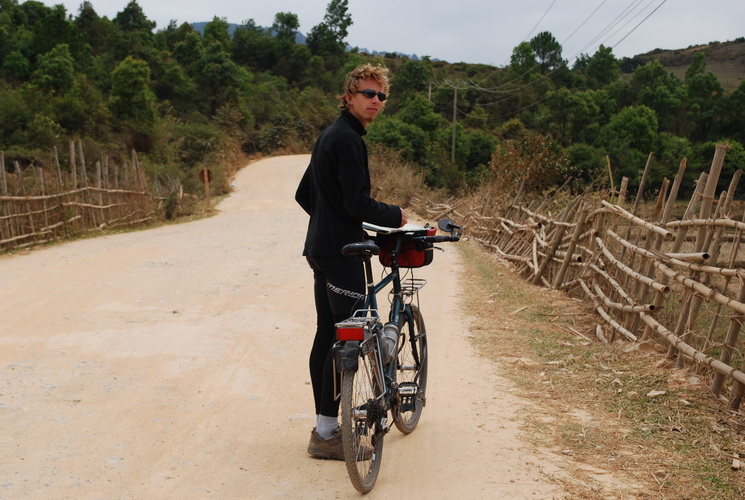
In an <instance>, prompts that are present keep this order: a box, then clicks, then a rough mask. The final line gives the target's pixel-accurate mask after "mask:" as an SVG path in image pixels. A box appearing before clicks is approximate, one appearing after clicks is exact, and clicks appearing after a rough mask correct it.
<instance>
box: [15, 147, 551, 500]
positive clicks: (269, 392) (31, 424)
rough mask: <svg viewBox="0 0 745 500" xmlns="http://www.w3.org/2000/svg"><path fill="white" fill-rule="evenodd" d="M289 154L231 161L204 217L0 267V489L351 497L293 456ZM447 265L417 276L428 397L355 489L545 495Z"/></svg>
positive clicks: (302, 279)
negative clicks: (421, 281)
mask: <svg viewBox="0 0 745 500" xmlns="http://www.w3.org/2000/svg"><path fill="white" fill-rule="evenodd" d="M307 161H308V157H307V156H291V157H278V158H272V159H267V160H264V161H261V162H258V163H255V164H252V165H250V166H248V167H247V168H245V169H243V170H242V171H241V172H240V173H239V175H238V177H237V178H236V189H235V193H234V194H233V195H231V196H230V197H229V198H228V199H226V200H224V201H223V202H222V203H221V204H220V205H219V206H218V208H219V211H220V213H219V214H218V215H217V216H215V217H211V218H208V219H204V220H199V221H196V222H190V223H185V224H174V225H169V226H164V227H160V228H156V229H152V230H147V231H139V232H133V233H128V234H119V235H113V236H103V237H99V238H94V239H87V240H81V241H75V242H70V243H64V244H59V245H55V246H53V247H50V248H44V249H39V250H34V251H31V252H29V253H26V254H21V255H13V256H8V257H3V258H0V290H1V291H2V292H1V293H2V300H1V301H0V318H2V323H0V498H13V499H17V498H75V499H94V498H102V499H113V498H127V499H153V498H178V499H201V498H219V499H243V498H280V497H282V498H323V499H329V498H352V497H356V496H358V495H357V493H356V492H355V491H354V489H353V488H352V486H351V484H350V483H349V480H348V478H347V476H346V470H345V468H344V464H343V463H341V462H333V461H322V460H315V459H312V458H310V457H309V456H308V455H307V454H306V451H305V448H306V446H307V442H308V438H309V433H310V430H311V428H312V427H313V425H314V421H315V416H314V415H313V413H314V410H313V406H312V397H311V388H310V385H309V383H310V382H309V377H308V370H307V353H308V351H309V349H310V344H311V340H312V334H313V329H314V321H315V319H314V318H315V316H314V309H313V303H312V289H311V285H312V277H311V273H310V271H309V269H308V266H307V264H306V263H305V261H304V259H303V258H302V257H301V255H300V254H301V249H302V241H303V238H304V231H305V225H306V223H307V217H306V215H305V214H304V213H303V212H302V210H301V209H300V208H299V207H298V206H297V205H296V204H295V203H294V200H293V194H294V189H295V186H296V185H297V182H298V180H299V178H300V176H301V174H302V171H303V169H304V167H305V165H306V164H307ZM458 262H459V257H458V253H457V250H456V249H455V247H454V245H449V246H446V247H445V252H438V253H437V254H436V255H435V261H434V263H433V264H432V265H431V266H429V267H428V268H425V269H422V270H421V271H420V272H419V273H418V275H419V276H421V277H424V278H427V279H428V280H429V284H428V286H426V287H425V288H424V289H423V290H422V291H421V299H422V309H423V313H424V317H425V320H426V324H427V327H428V333H429V338H430V340H429V342H430V350H431V358H430V382H429V391H428V399H427V402H428V404H427V407H426V409H425V412H424V414H423V417H422V421H421V422H420V425H419V427H418V428H417V430H416V432H414V433H413V434H411V435H409V436H405V437H404V436H402V435H401V434H400V433H398V431H396V430H395V429H394V430H393V431H392V432H391V434H389V435H388V437H387V438H386V446H385V453H384V460H383V466H382V470H381V473H380V477H379V479H378V483H377V485H376V488H375V490H373V492H372V493H371V494H369V495H368V496H367V497H368V498H428V499H429V498H456V497H457V498H468V499H470V498H510V499H519V498H557V497H561V493H560V490H559V488H558V487H557V484H555V483H552V482H551V481H550V479H549V475H550V474H547V473H545V472H544V471H543V470H542V467H545V457H538V456H536V455H534V454H533V452H531V451H530V449H529V447H527V446H526V445H524V444H523V443H522V442H521V441H520V440H519V421H517V418H516V414H517V411H518V410H519V409H520V408H523V407H524V405H525V403H524V402H522V400H520V399H518V398H517V397H515V396H512V395H511V392H510V387H509V385H508V384H507V383H506V382H505V381H504V380H503V379H501V378H499V377H498V376H497V375H496V374H495V372H494V369H493V367H492V365H491V364H490V363H489V362H487V361H484V360H483V359H481V358H479V357H478V356H476V355H475V353H474V351H473V349H472V347H471V346H470V344H469V342H468V340H467V334H468V324H469V323H468V322H469V318H466V317H464V314H463V313H462V311H461V310H460V308H459V306H458V298H459V296H461V294H462V293H464V290H463V285H464V284H463V283H460V282H459V281H458V276H459V274H458ZM539 464H542V465H539Z"/></svg>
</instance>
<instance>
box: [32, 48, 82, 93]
mask: <svg viewBox="0 0 745 500" xmlns="http://www.w3.org/2000/svg"><path fill="white" fill-rule="evenodd" d="M74 77H75V68H74V60H73V58H72V55H71V54H70V48H69V47H68V46H67V44H64V43H63V44H61V45H57V46H56V47H55V48H53V49H52V50H51V51H49V52H48V53H46V54H44V55H42V56H40V57H39V63H38V65H37V69H36V71H34V73H33V74H32V75H31V81H32V83H33V84H34V85H37V86H39V87H40V88H42V89H43V90H45V91H47V92H49V93H50V94H64V93H65V92H67V91H68V90H70V88H71V87H72V82H73V79H74Z"/></svg>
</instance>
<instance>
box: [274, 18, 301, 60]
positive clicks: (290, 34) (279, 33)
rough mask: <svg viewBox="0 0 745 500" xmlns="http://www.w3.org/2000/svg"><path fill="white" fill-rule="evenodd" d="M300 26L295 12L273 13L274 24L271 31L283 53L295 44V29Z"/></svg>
mask: <svg viewBox="0 0 745 500" xmlns="http://www.w3.org/2000/svg"><path fill="white" fill-rule="evenodd" d="M299 27H300V21H299V20H298V17H297V14H293V13H292V12H278V13H276V14H275V15H274V24H272V31H273V32H274V36H276V37H277V43H278V44H279V45H280V47H281V49H280V50H281V51H282V52H283V53H287V52H289V47H292V46H293V45H294V44H295V39H296V37H297V30H298V28H299Z"/></svg>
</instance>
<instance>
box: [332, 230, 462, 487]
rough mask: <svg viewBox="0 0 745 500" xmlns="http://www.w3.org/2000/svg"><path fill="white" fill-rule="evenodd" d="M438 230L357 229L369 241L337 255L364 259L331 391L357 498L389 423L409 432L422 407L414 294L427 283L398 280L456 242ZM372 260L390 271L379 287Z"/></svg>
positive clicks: (423, 339)
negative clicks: (362, 290) (381, 296)
mask: <svg viewBox="0 0 745 500" xmlns="http://www.w3.org/2000/svg"><path fill="white" fill-rule="evenodd" d="M438 227H439V228H440V230H442V231H445V232H448V233H449V235H447V236H445V235H436V234H435V233H436V229H435V228H432V227H421V228H412V227H411V226H409V225H407V226H404V228H401V229H391V228H382V227H378V226H373V225H369V224H364V225H363V228H364V229H365V230H368V231H373V232H375V233H376V235H375V236H373V237H371V239H369V240H366V241H362V242H359V243H351V244H349V245H346V246H344V248H343V249H342V254H344V255H349V256H357V257H359V258H361V259H362V260H363V262H364V267H365V280H366V283H367V285H366V286H367V294H366V297H365V302H364V305H363V307H362V308H361V309H359V310H357V311H355V312H354V314H353V315H352V317H350V318H349V319H347V320H345V321H343V322H341V323H337V324H336V340H337V341H336V343H335V344H334V348H333V352H334V356H333V359H334V367H335V368H334V369H335V370H336V372H337V373H339V374H340V378H341V384H340V385H341V387H340V388H339V387H335V388H334V392H335V394H336V397H337V398H341V401H340V406H341V432H342V443H343V447H344V459H345V462H346V466H347V472H348V474H349V478H350V480H351V481H352V485H354V487H355V488H356V489H357V490H358V491H360V492H361V493H367V492H369V491H370V490H372V489H373V487H374V486H375V481H376V480H377V477H378V472H379V471H380V464H381V460H382V456H383V438H384V437H385V435H386V434H387V433H388V432H389V431H390V429H391V422H392V423H393V424H394V425H395V426H396V428H397V429H398V430H399V431H400V432H402V433H404V434H409V433H411V432H412V431H414V429H415V428H416V426H417V424H418V423H419V419H420V417H421V414H422V410H423V408H424V406H425V404H426V388H427V362H428V351H427V335H426V329H425V326H424V319H423V318H422V313H421V311H420V309H419V295H418V293H419V290H421V288H422V287H423V286H424V285H426V283H427V281H426V280H424V279H417V278H414V276H413V271H412V272H409V271H406V273H405V275H404V277H402V274H401V269H409V270H410V269H413V268H418V267H423V266H426V265H429V264H430V263H431V262H432V258H433V253H434V249H435V248H437V247H435V246H434V245H435V243H440V242H448V241H458V240H459V239H460V237H461V234H462V231H463V229H462V227H461V226H458V225H456V224H454V223H453V222H452V221H451V220H449V219H442V220H440V221H439V223H438ZM376 255H377V256H379V259H380V261H381V263H382V264H383V265H384V267H385V268H386V269H389V271H388V272H387V274H385V275H384V276H383V277H382V279H381V280H380V281H379V282H378V283H375V280H374V279H373V271H372V263H371V259H372V257H373V256H376ZM389 284H392V289H391V291H390V294H391V310H390V313H389V316H388V321H387V322H386V323H385V324H383V322H382V320H381V317H380V314H379V312H378V301H377V294H378V293H379V292H380V291H381V290H383V289H384V288H385V287H387V286H388V285H389ZM389 415H390V416H389Z"/></svg>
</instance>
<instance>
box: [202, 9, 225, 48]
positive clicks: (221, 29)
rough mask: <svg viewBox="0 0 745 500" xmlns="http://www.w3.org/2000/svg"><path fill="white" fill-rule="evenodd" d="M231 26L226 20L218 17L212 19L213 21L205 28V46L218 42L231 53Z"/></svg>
mask: <svg viewBox="0 0 745 500" xmlns="http://www.w3.org/2000/svg"><path fill="white" fill-rule="evenodd" d="M229 27H230V25H229V24H228V22H227V21H226V20H225V18H219V17H217V16H215V17H213V18H212V21H210V22H208V23H207V24H206V25H205V26H204V41H205V44H209V43H211V42H216V43H219V44H220V45H222V48H223V49H224V50H225V51H230V33H229V31H228V28H229Z"/></svg>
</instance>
